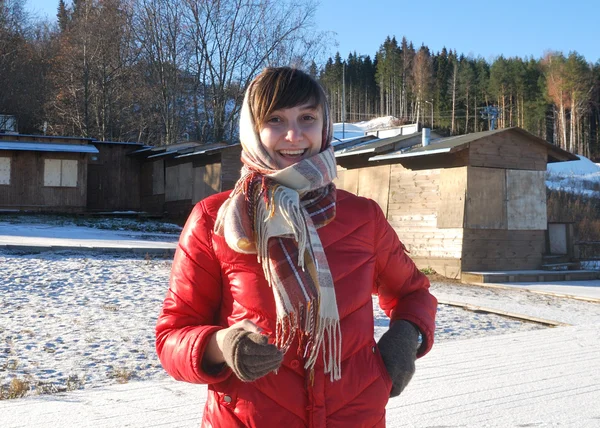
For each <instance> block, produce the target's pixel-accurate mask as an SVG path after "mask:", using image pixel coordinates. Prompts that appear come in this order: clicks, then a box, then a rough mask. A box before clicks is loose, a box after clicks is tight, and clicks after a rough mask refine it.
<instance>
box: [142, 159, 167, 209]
mask: <svg viewBox="0 0 600 428" xmlns="http://www.w3.org/2000/svg"><path fill="white" fill-rule="evenodd" d="M142 162H143V163H142V166H141V176H140V208H141V210H142V211H145V212H147V213H150V214H155V215H162V214H163V212H164V203H165V169H164V165H165V164H164V161H163V160H162V159H160V160H155V161H146V160H144V161H142Z"/></svg>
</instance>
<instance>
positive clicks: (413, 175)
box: [388, 165, 463, 278]
mask: <svg viewBox="0 0 600 428" xmlns="http://www.w3.org/2000/svg"><path fill="white" fill-rule="evenodd" d="M441 171H442V170H439V169H431V170H420V171H411V170H407V169H405V168H404V167H402V166H401V165H392V166H391V170H390V196H389V203H388V221H389V222H390V224H391V225H392V227H393V228H394V230H395V231H396V233H397V234H398V237H399V238H400V240H401V241H402V242H403V243H404V245H405V246H406V248H407V250H408V251H409V255H410V257H411V258H412V259H413V260H414V261H415V263H416V264H417V266H418V267H419V268H427V267H431V268H433V269H434V270H435V271H436V272H438V273H440V274H442V275H445V276H448V277H452V278H457V277H459V276H460V269H461V262H460V258H461V250H462V237H463V229H462V228H461V227H447V228H440V227H439V226H438V216H439V213H440V212H441V210H442V209H443V206H442V205H441V202H442V198H441V193H440V184H441V176H442V172H441Z"/></svg>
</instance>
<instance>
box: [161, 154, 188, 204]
mask: <svg viewBox="0 0 600 428" xmlns="http://www.w3.org/2000/svg"><path fill="white" fill-rule="evenodd" d="M192 176H193V174H192V162H191V161H189V162H186V163H181V164H179V165H173V166H167V168H166V170H165V202H172V201H182V200H189V201H190V202H191V200H192V187H193V179H192Z"/></svg>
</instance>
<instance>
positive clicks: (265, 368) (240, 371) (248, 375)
mask: <svg viewBox="0 0 600 428" xmlns="http://www.w3.org/2000/svg"><path fill="white" fill-rule="evenodd" d="M223 357H224V358H225V362H226V363H227V365H228V366H229V367H230V368H231V370H232V371H233V373H235V375H236V376H237V377H238V378H239V379H240V380H243V381H244V382H252V381H255V380H256V379H258V378H261V377H263V376H265V375H266V374H268V373H270V372H272V371H273V370H277V369H278V368H279V367H280V366H281V363H282V362H283V353H282V352H281V351H280V350H279V349H277V347H276V346H275V345H270V344H269V340H268V338H267V336H263V335H261V334H257V333H251V332H249V331H246V330H244V329H241V328H236V329H233V330H231V331H230V332H229V333H227V334H226V335H225V338H224V340H223Z"/></svg>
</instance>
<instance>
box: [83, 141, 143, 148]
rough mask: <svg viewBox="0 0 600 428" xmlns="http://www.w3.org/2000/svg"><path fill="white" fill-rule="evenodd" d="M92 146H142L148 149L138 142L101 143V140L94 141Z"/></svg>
mask: <svg viewBox="0 0 600 428" xmlns="http://www.w3.org/2000/svg"><path fill="white" fill-rule="evenodd" d="M92 144H114V145H117V146H141V147H148V146H146V145H145V144H144V143H140V142H137V141H100V140H94V141H92Z"/></svg>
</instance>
